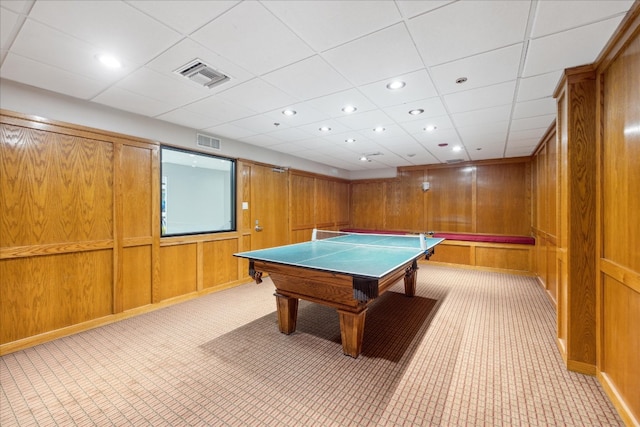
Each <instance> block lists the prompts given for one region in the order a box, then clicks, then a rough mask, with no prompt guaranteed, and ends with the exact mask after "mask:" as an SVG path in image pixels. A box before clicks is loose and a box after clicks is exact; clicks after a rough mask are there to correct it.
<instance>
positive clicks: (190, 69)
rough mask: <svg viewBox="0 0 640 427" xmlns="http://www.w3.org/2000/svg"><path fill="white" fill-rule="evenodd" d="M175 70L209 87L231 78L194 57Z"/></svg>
mask: <svg viewBox="0 0 640 427" xmlns="http://www.w3.org/2000/svg"><path fill="white" fill-rule="evenodd" d="M175 72H176V73H178V74H180V75H182V76H185V77H187V78H188V79H189V80H192V81H194V82H196V83H198V84H199V85H201V86H205V87H208V88H209V89H211V88H212V87H214V86H217V85H220V84H222V83H224V82H226V81H228V80H229V77H228V76H225V75H224V74H222V73H221V72H219V71H216V70H214V69H213V68H211V67H210V66H208V65H207V64H205V63H204V62H202V61H201V60H199V59H194V60H193V61H191V62H190V63H188V64H187V65H185V66H183V67H180V68H179V69H177V70H176V71H175Z"/></svg>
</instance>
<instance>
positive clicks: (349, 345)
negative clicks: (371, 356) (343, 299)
mask: <svg viewBox="0 0 640 427" xmlns="http://www.w3.org/2000/svg"><path fill="white" fill-rule="evenodd" d="M338 314H339V315H340V336H341V337H342V352H343V353H344V354H346V355H347V356H351V357H354V358H356V357H358V355H359V354H360V352H361V351H362V337H363V336H364V319H365V317H366V314H367V309H366V308H365V309H364V310H362V311H360V312H359V313H352V312H350V311H344V310H338Z"/></svg>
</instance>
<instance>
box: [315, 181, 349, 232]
mask: <svg viewBox="0 0 640 427" xmlns="http://www.w3.org/2000/svg"><path fill="white" fill-rule="evenodd" d="M314 182H315V203H314V204H312V206H313V208H314V212H315V221H314V223H315V225H316V228H329V227H332V226H333V225H335V223H336V211H337V210H338V206H337V205H338V203H341V201H340V200H339V199H338V198H336V193H335V188H336V182H334V181H330V180H328V179H322V178H319V177H316V178H315V179H314ZM307 240H308V239H307Z"/></svg>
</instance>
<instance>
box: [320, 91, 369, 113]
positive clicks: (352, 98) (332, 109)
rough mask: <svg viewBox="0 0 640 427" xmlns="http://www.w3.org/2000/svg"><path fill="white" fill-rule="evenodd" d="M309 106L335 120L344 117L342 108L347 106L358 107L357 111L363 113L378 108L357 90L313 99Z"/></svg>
mask: <svg viewBox="0 0 640 427" xmlns="http://www.w3.org/2000/svg"><path fill="white" fill-rule="evenodd" d="M308 104H309V105H311V106H313V107H314V108H315V109H317V110H318V111H321V112H322V113H324V114H326V115H327V116H329V117H334V118H338V117H343V116H344V115H345V113H344V112H343V111H342V107H345V106H347V105H351V106H354V107H356V108H357V109H358V110H357V111H358V112H361V113H362V112H365V111H370V110H373V109H375V108H376V106H375V104H373V103H372V102H371V101H370V100H369V99H367V97H366V96H364V95H363V94H362V93H360V91H358V90H357V89H349V90H345V91H342V92H338V93H334V94H331V95H327V96H322V97H319V98H315V99H311V100H309V101H308Z"/></svg>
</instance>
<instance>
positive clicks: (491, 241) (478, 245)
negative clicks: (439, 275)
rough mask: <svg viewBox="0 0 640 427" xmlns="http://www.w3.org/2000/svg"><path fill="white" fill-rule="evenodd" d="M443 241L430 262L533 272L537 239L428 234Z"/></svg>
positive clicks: (506, 236) (392, 232) (372, 231)
mask: <svg viewBox="0 0 640 427" xmlns="http://www.w3.org/2000/svg"><path fill="white" fill-rule="evenodd" d="M341 231H344V232H349V233H372V234H413V233H409V232H406V231H398V230H367V229H360V228H347V229H343V230H341ZM426 234H428V235H433V237H440V238H444V239H445V241H444V242H442V243H441V244H440V245H438V247H437V248H436V251H435V253H434V254H433V255H432V256H431V258H430V261H431V262H441V263H447V264H459V265H468V266H473V267H480V268H483V269H489V270H501V271H504V270H508V271H512V272H527V273H532V272H533V254H534V248H535V243H536V241H535V238H533V237H530V236H511V235H503V234H482V233H454V232H452V233H448V232H436V233H426Z"/></svg>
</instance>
